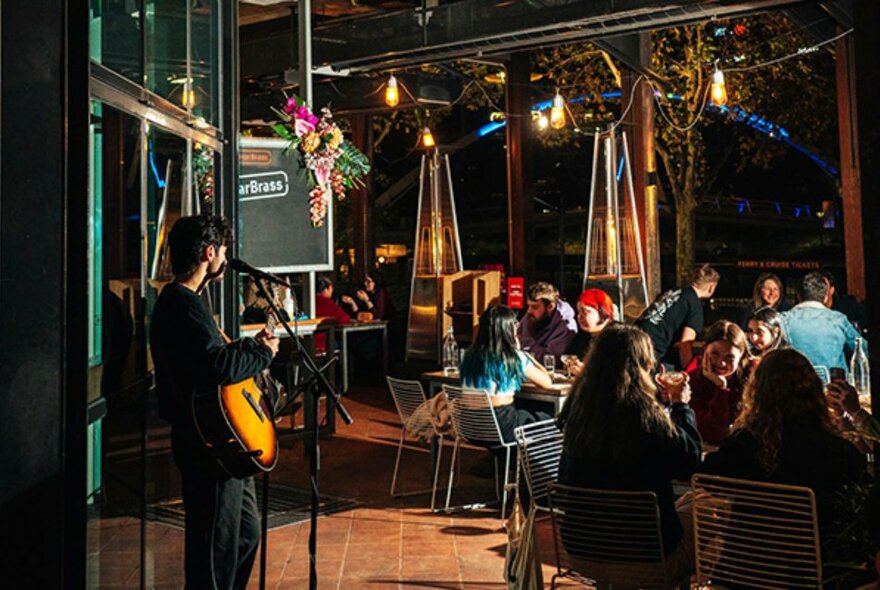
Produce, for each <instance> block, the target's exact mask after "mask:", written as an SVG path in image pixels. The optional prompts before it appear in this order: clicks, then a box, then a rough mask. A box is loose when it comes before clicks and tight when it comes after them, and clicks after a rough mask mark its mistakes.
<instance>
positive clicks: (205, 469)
mask: <svg viewBox="0 0 880 590" xmlns="http://www.w3.org/2000/svg"><path fill="white" fill-rule="evenodd" d="M180 430H182V429H180ZM174 434H175V435H177V436H173V438H177V440H175V441H174V442H175V443H177V444H175V445H174V446H175V447H176V448H175V449H174V450H175V451H176V452H175V453H174V455H175V461H176V463H177V466H178V467H179V468H180V472H181V475H182V476H183V507H184V510H185V512H186V530H185V535H184V536H185V570H186V588H187V589H188V590H203V589H204V590H239V589H244V588H246V587H247V583H248V579H249V578H250V576H251V570H252V569H253V566H254V559H255V558H256V556H257V548H258V547H259V544H260V514H259V510H258V508H257V496H256V489H255V486H254V478H253V477H248V478H246V479H235V478H229V477H218V476H217V474H216V466H215V465H208V464H206V463H205V462H204V458H203V457H198V458H196V457H193V454H194V453H192V452H187V451H186V450H183V449H187V448H188V449H193V448H194V447H183V446H182V440H181V439H187V438H190V437H188V436H186V435H183V436H181V435H182V434H183V433H181V432H180V431H178V432H175V433H174ZM187 434H188V433H187ZM187 442H188V443H189V444H193V442H194V441H193V440H191V439H190V440H189V441H187ZM181 451H183V452H181Z"/></svg>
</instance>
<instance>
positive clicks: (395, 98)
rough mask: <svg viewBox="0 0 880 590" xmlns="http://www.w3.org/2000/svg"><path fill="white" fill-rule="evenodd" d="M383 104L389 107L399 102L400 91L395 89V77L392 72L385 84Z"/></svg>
mask: <svg viewBox="0 0 880 590" xmlns="http://www.w3.org/2000/svg"><path fill="white" fill-rule="evenodd" d="M385 104H387V105H388V106H389V107H391V108H394V107H396V106H397V105H398V104H400V91H399V90H398V89H397V78H395V77H394V74H391V75H390V76H389V77H388V82H387V83H386V84H385Z"/></svg>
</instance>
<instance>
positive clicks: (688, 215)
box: [675, 194, 697, 286]
mask: <svg viewBox="0 0 880 590" xmlns="http://www.w3.org/2000/svg"><path fill="white" fill-rule="evenodd" d="M676 197H677V198H676V199H675V234H676V240H675V277H676V281H677V284H678V286H684V285H687V281H688V277H689V276H690V273H691V271H692V270H693V268H694V258H695V257H694V233H695V227H694V211H695V210H696V208H697V206H696V200H695V199H694V198H693V197H691V196H690V195H686V194H684V195H676Z"/></svg>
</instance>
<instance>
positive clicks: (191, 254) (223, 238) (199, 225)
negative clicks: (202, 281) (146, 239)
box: [168, 215, 233, 276]
mask: <svg viewBox="0 0 880 590" xmlns="http://www.w3.org/2000/svg"><path fill="white" fill-rule="evenodd" d="M232 239H233V237H232V228H231V227H230V226H229V223H228V222H227V221H226V219H225V218H223V217H220V216H217V215H193V216H192V217H181V218H180V219H178V220H177V221H176V222H175V224H174V227H172V228H171V234H170V235H169V236H168V247H169V248H170V249H171V271H172V272H173V273H174V276H186V275H188V274H190V273H191V272H193V271H194V270H195V269H196V267H197V266H198V265H199V262H200V261H201V259H202V252H204V250H205V248H207V247H208V246H214V247H215V248H220V247H221V246H228V245H229V244H230V243H232Z"/></svg>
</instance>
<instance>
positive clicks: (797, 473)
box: [701, 348, 865, 539]
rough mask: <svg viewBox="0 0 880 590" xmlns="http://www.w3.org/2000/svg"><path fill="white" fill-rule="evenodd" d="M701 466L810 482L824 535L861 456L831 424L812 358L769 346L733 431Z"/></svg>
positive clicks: (858, 473)
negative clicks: (839, 497)
mask: <svg viewBox="0 0 880 590" xmlns="http://www.w3.org/2000/svg"><path fill="white" fill-rule="evenodd" d="M701 471H704V472H706V473H710V474H714V475H723V476H727V477H735V478H739V479H751V480H757V481H767V482H772V483H781V484H789V485H797V486H806V487H809V488H811V489H812V490H813V492H814V493H815V494H816V507H817V510H818V516H819V533H820V536H821V537H822V538H823V539H827V538H828V537H829V534H830V533H831V532H832V531H833V530H834V526H833V524H834V522H835V521H836V509H835V503H836V499H837V496H838V495H839V494H840V492H841V491H842V490H843V487H844V485H845V484H847V483H849V482H854V481H857V480H859V479H861V478H862V477H863V476H864V473H865V458H864V457H863V456H862V454H861V453H859V452H858V450H857V449H856V448H855V446H853V445H852V443H850V442H849V441H847V440H845V439H843V438H842V437H841V436H840V435H839V434H838V432H837V430H836V429H835V427H834V425H833V423H832V421H831V415H830V413H829V409H828V401H827V399H826V398H825V393H824V391H823V388H822V382H821V381H820V380H819V377H818V376H817V375H816V371H815V370H814V369H813V366H812V365H811V364H810V361H809V360H807V357H805V356H804V355H802V354H801V353H799V352H798V351H796V350H794V349H791V348H784V349H779V350H773V351H770V352H768V353H767V354H766V355H765V357H764V359H763V360H762V361H761V364H760V365H758V368H757V369H755V372H754V375H753V376H752V378H751V380H750V381H749V383H748V385H747V386H746V390H745V393H744V396H743V411H742V413H741V414H740V416H739V418H738V419H737V421H736V424H735V425H734V428H733V432H732V433H731V435H730V437H728V438H727V440H725V441H724V442H723V443H722V444H721V448H720V449H719V450H718V452H716V453H711V454H709V455H708V456H707V457H706V461H705V463H704V464H703V467H702V468H701Z"/></svg>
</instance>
